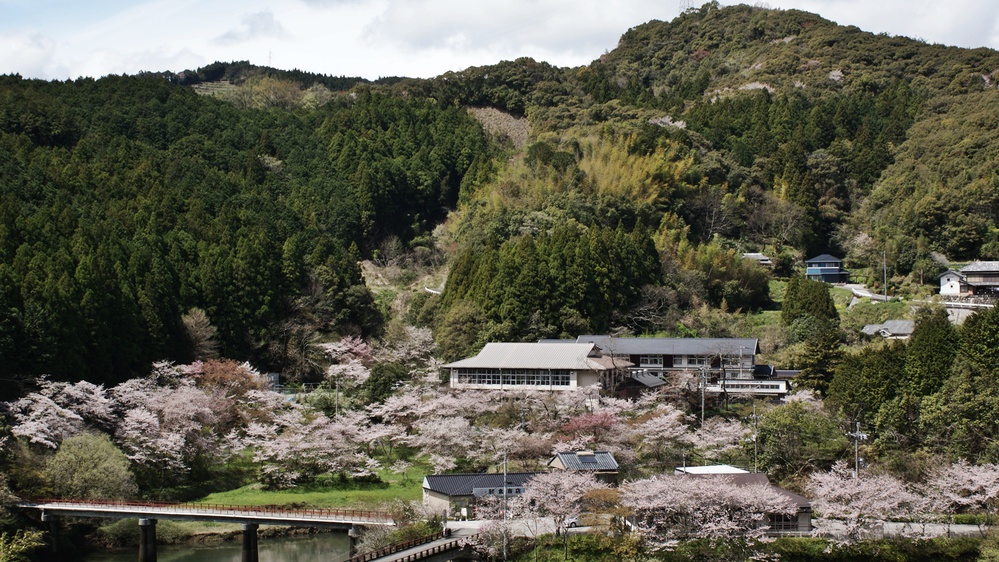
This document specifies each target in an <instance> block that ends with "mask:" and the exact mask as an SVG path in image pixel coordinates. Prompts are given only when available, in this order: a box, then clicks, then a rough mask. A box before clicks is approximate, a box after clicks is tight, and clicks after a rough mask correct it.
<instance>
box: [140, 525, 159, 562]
mask: <svg viewBox="0 0 999 562" xmlns="http://www.w3.org/2000/svg"><path fill="white" fill-rule="evenodd" d="M139 562H156V520H155V519H139Z"/></svg>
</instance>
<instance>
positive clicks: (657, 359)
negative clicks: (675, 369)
mask: <svg viewBox="0 0 999 562" xmlns="http://www.w3.org/2000/svg"><path fill="white" fill-rule="evenodd" d="M638 361H639V363H640V364H641V365H642V367H662V366H663V356H662V355H642V356H641V357H640V358H639V359H638Z"/></svg>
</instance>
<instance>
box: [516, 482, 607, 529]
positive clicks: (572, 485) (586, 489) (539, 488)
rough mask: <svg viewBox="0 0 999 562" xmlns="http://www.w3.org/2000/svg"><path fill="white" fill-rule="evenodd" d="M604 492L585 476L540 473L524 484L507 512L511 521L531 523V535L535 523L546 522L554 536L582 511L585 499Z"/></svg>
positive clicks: (601, 484) (598, 484) (605, 486)
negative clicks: (532, 523)
mask: <svg viewBox="0 0 999 562" xmlns="http://www.w3.org/2000/svg"><path fill="white" fill-rule="evenodd" d="M604 488H607V484H604V483H603V482H600V481H599V480H597V479H596V477H595V476H594V475H593V474H591V473H588V472H574V471H553V472H542V473H540V474H536V475H534V476H532V477H531V479H530V480H528V481H527V482H526V483H525V484H524V493H523V494H520V495H519V496H515V497H514V498H513V499H511V500H510V502H509V509H510V511H511V513H512V514H513V516H514V517H521V518H527V519H530V520H533V521H535V527H534V532H535V534H537V531H538V530H539V528H538V527H537V521H538V520H539V519H541V518H550V519H551V521H552V522H553V523H554V524H555V534H556V535H557V534H559V533H560V532H561V530H562V528H563V527H564V526H565V521H566V519H568V518H569V517H572V516H574V515H578V514H579V513H580V512H581V511H583V503H584V498H585V497H586V495H587V494H588V493H590V492H592V491H593V490H599V489H604Z"/></svg>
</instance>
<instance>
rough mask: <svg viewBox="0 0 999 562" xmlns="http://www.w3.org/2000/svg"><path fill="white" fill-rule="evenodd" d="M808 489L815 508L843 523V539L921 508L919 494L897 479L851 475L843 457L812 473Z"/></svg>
mask: <svg viewBox="0 0 999 562" xmlns="http://www.w3.org/2000/svg"><path fill="white" fill-rule="evenodd" d="M808 489H809V490H810V491H811V492H812V494H813V495H814V496H815V501H814V505H815V509H816V511H817V512H819V513H821V514H822V515H823V516H824V517H827V518H831V519H840V520H842V521H843V523H844V524H845V525H846V532H845V536H844V537H843V538H844V542H852V541H856V540H859V539H861V538H863V536H864V534H865V533H867V532H869V531H870V530H872V529H878V530H881V529H883V524H884V522H885V521H889V520H891V519H899V520H905V519H909V518H911V517H913V516H918V515H921V514H922V512H923V505H924V504H923V502H922V498H921V497H920V496H919V495H917V494H915V493H914V492H912V491H911V490H910V489H909V488H908V487H907V486H906V485H905V484H904V483H903V482H902V481H901V480H899V479H897V478H895V477H893V476H890V475H887V474H870V473H867V472H861V473H860V474H858V475H857V476H856V477H854V474H853V469H852V468H850V467H849V466H848V465H847V463H846V461H837V462H836V463H835V464H834V465H833V467H832V470H830V471H829V472H815V473H812V475H811V476H810V477H809V482H808Z"/></svg>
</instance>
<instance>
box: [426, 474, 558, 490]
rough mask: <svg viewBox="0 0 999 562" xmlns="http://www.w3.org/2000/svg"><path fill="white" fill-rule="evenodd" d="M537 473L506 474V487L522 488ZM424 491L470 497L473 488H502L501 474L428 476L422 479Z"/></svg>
mask: <svg viewBox="0 0 999 562" xmlns="http://www.w3.org/2000/svg"><path fill="white" fill-rule="evenodd" d="M535 474H539V473H537V472H508V473H507V474H506V483H507V485H508V486H518V487H519V486H523V485H524V483H525V482H527V481H528V480H530V479H531V477H532V476H534V475H535ZM423 487H424V488H425V489H428V490H431V491H434V492H438V493H441V494H447V495H448V496H471V495H472V490H473V489H475V488H502V487H503V473H502V472H489V473H480V474H428V475H427V476H425V477H423Z"/></svg>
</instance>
